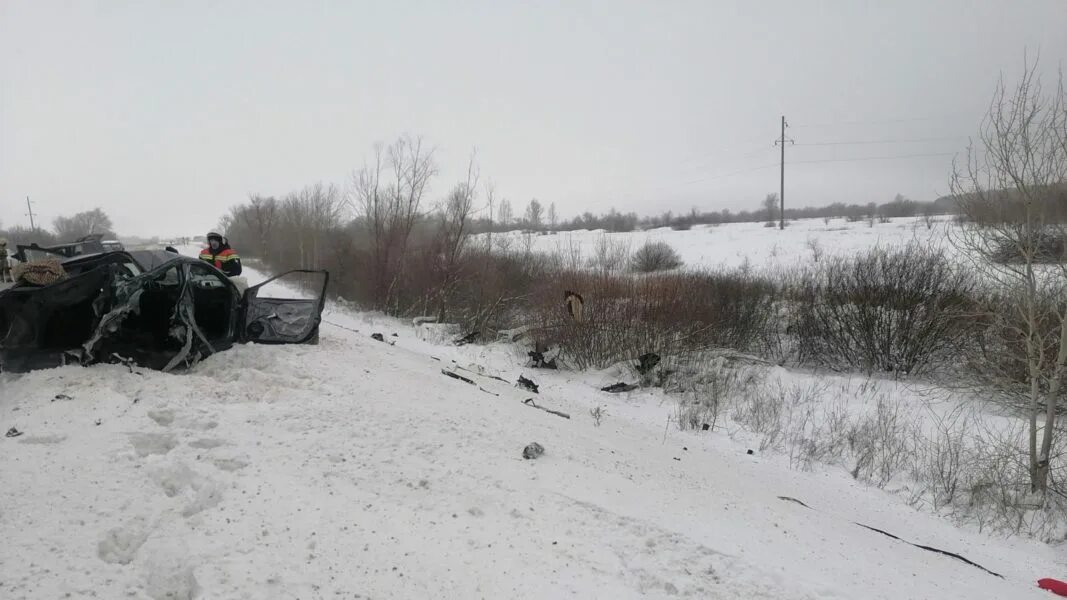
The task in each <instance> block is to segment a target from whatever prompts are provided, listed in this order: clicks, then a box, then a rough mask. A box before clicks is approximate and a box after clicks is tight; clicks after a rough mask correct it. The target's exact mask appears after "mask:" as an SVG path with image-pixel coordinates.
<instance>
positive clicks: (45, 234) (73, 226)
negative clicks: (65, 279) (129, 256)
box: [0, 208, 118, 250]
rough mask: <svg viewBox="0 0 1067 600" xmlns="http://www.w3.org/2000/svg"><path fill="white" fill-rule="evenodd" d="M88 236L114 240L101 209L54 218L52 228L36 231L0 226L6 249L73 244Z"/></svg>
mask: <svg viewBox="0 0 1067 600" xmlns="http://www.w3.org/2000/svg"><path fill="white" fill-rule="evenodd" d="M88 235H102V236H103V237H104V239H116V238H117V237H118V236H117V235H116V234H115V230H114V226H113V225H112V223H111V217H109V216H108V214H107V213H106V212H104V210H103V209H102V208H94V209H92V210H87V211H84V212H80V213H77V214H74V215H71V216H69V217H68V216H61V217H56V218H55V219H54V220H53V221H52V228H51V229H46V228H42V227H38V228H36V229H33V228H30V227H23V226H14V227H10V228H7V229H5V228H4V227H3V226H2V224H0V238H3V239H6V240H7V242H8V248H9V249H12V250H13V249H14V247H15V246H16V245H18V244H23V245H29V244H33V243H36V244H38V245H41V246H49V245H53V244H64V243H67V242H74V241H77V240H79V239H81V238H84V237H85V236H88Z"/></svg>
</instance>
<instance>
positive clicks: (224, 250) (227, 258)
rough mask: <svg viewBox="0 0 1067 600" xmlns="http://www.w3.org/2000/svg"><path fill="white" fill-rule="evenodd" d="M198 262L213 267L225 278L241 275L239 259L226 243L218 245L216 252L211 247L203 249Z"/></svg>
mask: <svg viewBox="0 0 1067 600" xmlns="http://www.w3.org/2000/svg"><path fill="white" fill-rule="evenodd" d="M200 260H202V261H205V262H209V263H211V264H213V265H215V267H216V268H217V269H219V270H220V271H222V272H223V273H225V274H226V276H227V277H234V276H237V275H240V274H241V257H240V256H237V253H236V252H234V251H233V248H230V245H229V244H227V243H222V244H219V249H218V250H212V249H211V246H208V247H207V248H204V249H203V250H201V251H200Z"/></svg>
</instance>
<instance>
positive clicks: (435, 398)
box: [0, 273, 1067, 600]
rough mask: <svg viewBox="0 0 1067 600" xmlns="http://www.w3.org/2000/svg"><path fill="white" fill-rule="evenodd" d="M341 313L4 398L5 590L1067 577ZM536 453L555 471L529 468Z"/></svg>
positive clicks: (1005, 583) (603, 589)
mask: <svg viewBox="0 0 1067 600" xmlns="http://www.w3.org/2000/svg"><path fill="white" fill-rule="evenodd" d="M255 277H257V276H256V275H255V274H254V273H252V274H250V277H249V279H251V280H252V283H253V284H254V283H255ZM326 318H327V320H329V321H330V322H331V323H333V324H336V325H339V326H343V327H344V328H342V327H338V326H324V328H323V332H322V333H323V335H322V342H321V344H320V345H318V346H282V347H267V346H254V345H249V346H241V347H237V348H235V349H233V350H231V351H227V352H224V353H221V354H218V355H216V356H213V357H211V358H209V359H208V360H206V361H205V362H203V363H202V364H200V365H199V366H198V367H196V368H195V369H194V370H193V372H192V373H190V374H185V375H165V374H161V373H156V372H150V371H140V370H138V371H137V372H132V373H131V372H130V371H129V370H128V369H126V368H124V367H119V366H106V365H105V366H96V367H92V368H89V369H82V368H74V367H70V368H62V369H55V370H49V371H41V372H36V373H32V374H29V375H25V376H21V377H9V378H7V379H3V380H0V427H2V428H3V430H5V431H6V430H7V429H8V428H10V427H17V428H18V430H20V431H22V432H23V435H22V436H19V437H15V438H0V456H2V458H0V481H3V486H0V538H2V539H3V540H4V541H3V543H2V544H0V597H2V598H5V599H12V600H14V599H20V598H35V599H36V598H62V597H68V595H69V597H90V596H93V597H98V598H153V599H157V600H158V599H162V598H249V599H253V598H255V599H259V598H303V599H309V598H509V599H515V598H563V597H573V598H610V599H617V598H638V597H653V598H658V597H689V598H723V599H726V598H730V599H734V598H775V599H780V598H791V599H815V598H938V599H943V598H967V599H968V600H974V599H977V598H1000V599H1003V598H1013V599H1014V598H1019V599H1023V598H1047V597H1048V596H1047V595H1046V593H1045V592H1041V591H1040V590H1037V589H1036V587H1035V586H1034V581H1036V579H1038V578H1039V577H1045V576H1056V575H1057V574H1060V575H1062V574H1063V572H1064V571H1065V570H1067V568H1065V566H1064V560H1063V557H1062V555H1059V556H1058V555H1057V551H1056V550H1055V549H1054V548H1051V547H1048V546H1043V545H1041V544H1038V543H1036V542H1030V541H1025V540H1014V541H1006V540H998V539H995V538H991V537H988V536H984V535H979V534H977V533H973V532H968V531H964V530H961V529H957V528H956V527H954V526H952V525H950V524H949V523H948V522H946V521H945V520H942V519H939V518H937V517H935V516H931V515H926V514H922V513H918V512H915V511H913V510H911V509H909V508H907V507H906V506H904V505H902V504H901V503H900V502H899V500H898V499H896V498H894V497H892V496H890V495H888V494H886V493H884V492H882V491H879V490H875V489H870V488H867V487H864V486H862V485H860V484H857V483H856V482H854V481H852V480H851V479H849V478H848V477H847V476H838V475H837V474H833V473H826V472H820V471H816V472H815V473H803V472H797V471H792V470H789V469H788V468H786V467H784V466H782V465H781V464H780V462H778V461H773V460H765V459H763V458H761V457H759V456H749V455H747V454H746V453H745V448H744V447H742V446H737V445H736V443H734V442H733V441H731V440H730V439H728V438H727V437H725V436H717V435H716V436H713V435H706V434H705V435H700V434H696V433H693V434H682V433H679V432H677V431H675V430H674V429H673V428H672V429H671V430H670V431H668V432H665V431H664V427H663V423H664V421H663V419H664V415H665V414H666V413H668V412H669V411H670V410H671V409H670V407H668V406H665V405H664V406H656V405H655V404H654V403H650V402H649V401H642V400H640V397H639V396H638V395H635V396H634V397H633V398H624V397H620V396H610V397H605V396H608V395H606V394H601V393H599V392H597V391H595V388H593V387H592V386H591V385H590V383H589V381H588V379H586V380H582V379H581V378H579V377H577V376H575V375H573V374H567V373H563V372H559V373H542V372H537V373H531V372H530V371H529V370H526V371H523V370H522V369H521V368H520V367H519V364H520V363H519V361H518V359H517V357H516V355H515V354H514V353H510V351H509V350H507V349H504V348H501V347H463V348H453V347H438V346H433V345H430V344H429V343H427V342H424V341H422V340H420V339H417V338H416V336H415V334H414V330H412V329H411V328H409V327H404V326H402V325H400V324H397V323H394V322H390V321H388V320H386V319H383V318H381V317H372V316H366V315H354V314H348V313H344V312H342V311H339V310H336V309H334V310H332V311H331V313H330V314H328V315H327V317H326ZM357 330H358V331H357ZM374 332H381V333H383V334H385V336H386V340H387V341H395V342H396V345H395V346H391V345H388V344H385V343H381V342H377V341H374V340H371V339H370V337H369V336H370V334H371V333H374ZM394 332H396V333H397V334H398V335H397V337H392V336H391V334H392V333H394ZM435 357H436V358H435ZM453 360H455V361H457V363H458V365H459V366H464V367H471V365H473V364H475V363H477V364H480V365H483V366H485V367H486V368H487V369H488V370H489V372H490V373H492V374H494V375H499V376H501V377H503V378H504V379H507V380H508V381H511V382H513V381H515V379H516V378H517V377H518V375H519V374H520V373H525V374H526V375H528V376H531V377H534V378H535V379H537V380H538V382H539V383H541V384H542V393H541V394H540V395H539V396H538V398H537V401H538V403H541V404H543V405H546V406H548V407H551V408H555V409H559V410H562V411H565V412H568V413H571V415H572V416H573V418H572V419H569V420H567V419H562V418H560V417H557V416H554V415H550V414H548V413H545V412H542V411H539V410H535V409H533V408H530V407H528V406H525V405H523V404H522V403H521V401H522V400H523V399H525V398H527V397H529V396H530V395H529V394H527V393H524V392H521V391H520V390H518V389H517V388H515V387H513V386H512V385H511V384H508V383H504V382H500V381H497V380H495V379H491V378H489V377H486V376H479V375H475V374H473V373H471V372H462V374H464V375H465V376H468V377H470V378H472V379H474V380H476V381H477V383H478V384H479V385H480V386H481V387H482V388H484V389H485V390H486V391H481V390H479V388H478V387H475V386H471V385H468V384H466V383H463V382H461V381H457V380H453V379H449V378H446V377H444V376H443V375H442V374H441V369H442V368H443V367H454V366H456V365H454V364H453V362H452V361H453ZM472 370H474V369H473V367H472ZM646 400H647V399H646ZM597 403H601V404H608V405H609V416H608V417H607V418H606V419H605V421H604V424H603V426H601V427H594V424H593V422H592V419H590V418H589V416H588V412H587V411H588V408H589V407H590V406H592V405H594V404H597ZM532 441H537V442H539V443H541V444H543V445H544V447H545V448H546V453H545V455H544V456H543V457H541V458H540V459H538V460H535V461H526V460H523V459H522V458H521V452H522V449H523V447H524V446H525V445H526V444H527V443H529V442H532ZM778 496H790V497H795V498H798V499H801V500H803V501H804V502H805V503H807V504H808V505H810V506H811V507H813V508H814V509H816V510H811V509H807V508H804V507H802V506H800V505H797V504H794V503H791V502H786V501H783V500H780V499H779V498H778ZM853 521H855V522H860V523H865V524H868V525H871V526H873V527H878V528H881V529H885V530H887V531H890V532H893V533H895V534H897V535H899V536H901V537H903V538H905V539H908V540H911V541H916V542H920V543H925V544H929V545H933V546H936V547H939V548H945V549H949V550H953V551H956V552H960V553H961V554H963V555H964V556H966V557H967V558H969V559H971V560H973V561H975V562H977V563H979V564H981V565H983V566H985V567H987V568H989V569H991V570H993V571H997V572H999V573H1002V574H1003V575H1004V576H1005V579H998V578H995V577H993V576H991V575H988V574H986V573H983V572H981V571H979V570H977V569H975V568H974V567H972V566H968V565H966V564H964V563H962V562H959V561H957V560H955V559H952V558H950V557H946V556H941V555H936V554H933V553H929V552H925V551H923V550H920V549H917V548H914V547H912V546H909V545H906V544H904V543H902V542H899V541H895V540H892V539H889V538H887V537H884V536H881V535H879V534H877V533H874V532H871V531H869V530H866V529H863V528H861V527H858V526H856V525H855V524H853Z"/></svg>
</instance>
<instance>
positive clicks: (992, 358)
mask: <svg viewBox="0 0 1067 600" xmlns="http://www.w3.org/2000/svg"><path fill="white" fill-rule="evenodd" d="M953 171H954V172H953V179H952V191H953V192H954V193H955V194H956V195H957V198H958V199H959V205H960V206H959V208H960V212H961V215H962V216H963V217H964V218H965V221H966V222H965V223H964V224H963V225H962V226H961V227H960V228H959V229H958V230H957V232H956V233H955V234H954V241H955V243H956V245H957V246H958V247H959V248H961V249H962V250H964V251H965V254H966V255H967V256H968V257H969V258H970V259H971V260H972V261H974V263H975V264H976V266H977V267H978V268H979V269H981V271H980V272H982V273H984V274H987V275H988V277H989V278H990V281H991V283H992V284H993V285H995V286H996V288H997V292H998V293H997V295H996V297H995V298H994V299H993V300H992V301H991V302H990V305H991V306H990V307H989V308H988V310H986V311H984V314H983V315H982V316H983V317H984V318H985V319H987V320H988V322H989V323H990V324H991V332H992V336H991V337H992V338H993V339H992V340H991V341H990V344H992V345H993V348H992V349H991V350H990V351H989V352H987V353H986V354H985V357H984V360H982V361H981V363H980V369H979V370H980V371H981V372H983V373H985V374H986V376H987V378H988V380H989V381H990V382H991V383H994V384H996V385H997V386H998V387H1001V388H1002V389H1007V390H1011V391H1015V392H1017V393H1019V394H1020V395H1021V396H1022V397H1023V398H1024V400H1025V403H1024V404H1025V407H1026V412H1027V414H1028V417H1029V448H1028V452H1029V474H1030V491H1031V493H1033V494H1036V495H1039V496H1040V497H1041V498H1042V499H1043V498H1044V495H1045V492H1046V490H1047V489H1048V484H1049V469H1050V466H1049V461H1050V458H1051V456H1052V451H1053V446H1054V439H1053V438H1054V432H1055V425H1056V407H1057V402H1058V400H1059V399H1060V397H1061V396H1062V395H1063V392H1064V390H1063V382H1064V378H1065V376H1067V255H1065V250H1064V240H1067V227H1065V224H1067V220H1065V219H1064V218H1063V217H1062V215H1061V214H1058V213H1059V212H1060V211H1059V210H1057V208H1056V205H1057V203H1058V202H1062V198H1063V196H1062V194H1063V190H1064V185H1065V182H1067V96H1065V93H1064V88H1063V77H1062V74H1061V76H1060V82H1059V86H1058V88H1057V89H1056V90H1055V91H1054V92H1052V93H1046V92H1045V91H1044V90H1043V89H1042V86H1041V80H1040V76H1039V75H1038V74H1037V63H1036V62H1035V63H1033V64H1030V62H1029V61H1026V68H1025V70H1024V74H1023V76H1022V78H1021V80H1020V81H1019V83H1018V85H1017V86H1016V87H1015V89H1014V90H1010V89H1008V88H1007V87H1006V86H1005V84H1004V81H1003V79H1001V80H1000V81H999V82H998V84H997V88H996V91H995V93H994V95H993V100H992V102H991V104H990V107H989V111H988V114H987V115H986V117H985V119H984V120H983V122H982V125H981V127H980V131H979V134H978V140H977V144H974V143H972V145H971V147H969V148H968V151H967V156H966V159H965V161H963V163H962V164H957V165H956V166H955V167H954V169H953ZM1057 198H1059V199H1060V200H1057ZM1040 263H1054V265H1055V266H1050V267H1045V266H1043V265H1041V264H1040ZM1039 421H1042V423H1041V424H1040V425H1039ZM1039 435H1040V437H1041V441H1040V444H1038V437H1039Z"/></svg>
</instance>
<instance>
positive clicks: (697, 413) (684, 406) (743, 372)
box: [672, 353, 764, 431]
mask: <svg viewBox="0 0 1067 600" xmlns="http://www.w3.org/2000/svg"><path fill="white" fill-rule="evenodd" d="M686 358H687V359H688V360H684V361H675V362H674V363H673V364H672V367H673V369H672V370H674V376H673V377H672V382H673V384H674V386H673V387H675V388H676V391H678V392H680V396H679V399H678V408H677V418H676V422H677V423H678V427H679V429H682V430H687V429H693V430H698V429H702V428H703V427H704V426H705V425H706V426H707V427H708V429H709V430H711V431H714V430H715V429H716V428H717V427H718V424H719V417H720V415H721V414H722V413H723V411H724V410H725V409H726V408H727V407H728V406H730V405H731V403H732V402H733V401H734V400H736V399H737V398H739V397H742V396H744V395H745V394H748V393H750V392H752V391H753V390H755V389H757V388H758V386H759V385H760V384H761V382H762V381H763V377H764V372H763V369H761V368H758V367H752V366H741V365H733V366H731V365H730V364H729V363H728V361H727V359H725V358H723V357H721V356H719V357H709V356H707V355H704V354H702V353H695V354H691V355H688V356H687V357H686Z"/></svg>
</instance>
